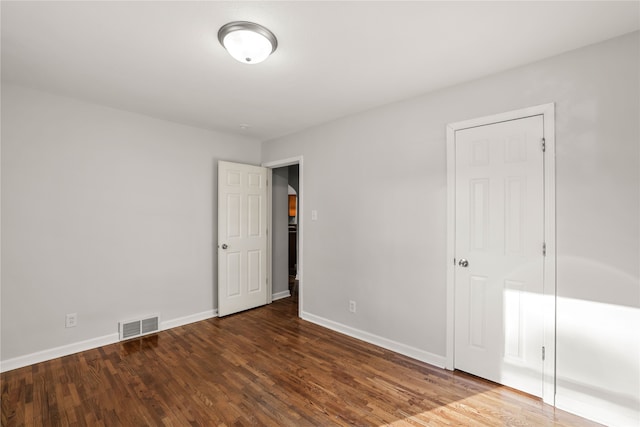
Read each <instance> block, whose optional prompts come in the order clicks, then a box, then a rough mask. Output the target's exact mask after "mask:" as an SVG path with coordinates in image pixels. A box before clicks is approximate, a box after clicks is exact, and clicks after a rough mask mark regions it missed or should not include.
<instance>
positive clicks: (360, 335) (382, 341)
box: [300, 312, 446, 368]
mask: <svg viewBox="0 0 640 427" xmlns="http://www.w3.org/2000/svg"><path fill="white" fill-rule="evenodd" d="M300 317H301V318H302V319H304V320H307V321H309V322H311V323H315V324H317V325H320V326H324V327H325V328H328V329H331V330H333V331H336V332H340V333H342V334H345V335H348V336H350V337H353V338H357V339H359V340H361V341H365V342H368V343H370V344H374V345H377V346H378V347H382V348H386V349H387V350H391V351H395V352H396V353H400V354H402V355H404V356H408V357H411V358H412V359H416V360H419V361H421V362H425V363H428V364H430V365H433V366H437V367H438V368H444V366H445V363H446V357H444V356H438V355H437V354H433V353H429V352H428V351H424V350H420V349H418V348H415V347H411V346H409V345H406V344H402V343H399V342H396V341H392V340H389V339H387V338H383V337H380V336H378V335H374V334H371V333H369V332H365V331H361V330H360V329H356V328H352V327H350V326H346V325H343V324H341V323H338V322H334V321H332V320H329V319H325V318H323V317H320V316H316V315H314V314H311V313H307V312H302V313H301V315H300Z"/></svg>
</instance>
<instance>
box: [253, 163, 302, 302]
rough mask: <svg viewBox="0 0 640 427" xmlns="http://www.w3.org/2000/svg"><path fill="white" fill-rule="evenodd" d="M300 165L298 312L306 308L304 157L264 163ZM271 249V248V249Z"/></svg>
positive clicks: (276, 165) (277, 165) (268, 166)
mask: <svg viewBox="0 0 640 427" xmlns="http://www.w3.org/2000/svg"><path fill="white" fill-rule="evenodd" d="M296 164H297V165H298V166H299V169H298V190H299V191H298V270H297V275H296V279H297V280H298V313H302V312H303V310H304V286H303V282H304V250H303V249H304V238H303V237H304V180H303V176H304V173H303V169H304V168H303V157H302V156H296V157H289V158H286V159H282V160H274V161H271V162H264V163H262V165H261V166H262V167H265V168H271V169H274V168H282V167H285V166H292V165H296ZM269 250H271V248H270V249H269Z"/></svg>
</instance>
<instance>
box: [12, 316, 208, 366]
mask: <svg viewBox="0 0 640 427" xmlns="http://www.w3.org/2000/svg"><path fill="white" fill-rule="evenodd" d="M217 316H218V310H207V311H203V312H201V313H195V314H191V315H189V316H184V317H179V318H177V319H173V320H167V321H165V322H162V323H161V324H160V330H159V331H158V332H161V331H165V330H167V329H172V328H176V327H178V326H184V325H188V324H189V323H195V322H200V321H201V320H206V319H211V318H212V317H217ZM117 342H120V337H119V335H118V333H115V334H109V335H105V336H102V337H97V338H91V339H88V340H85V341H80V342H75V343H71V344H67V345H63V346H60V347H54V348H50V349H47V350H42V351H37V352H35V353H31V354H26V355H24V356H18V357H14V358H13V359H7V360H3V361H2V362H0V372H6V371H11V370H14V369H18V368H23V367H25V366H29V365H33V364H35V363H40V362H46V361H47V360H52V359H57V358H58V357H64V356H69V355H71V354H75V353H80V352H81V351H87V350H93V349H94V348H98V347H102V346H105V345H109V344H115V343H117Z"/></svg>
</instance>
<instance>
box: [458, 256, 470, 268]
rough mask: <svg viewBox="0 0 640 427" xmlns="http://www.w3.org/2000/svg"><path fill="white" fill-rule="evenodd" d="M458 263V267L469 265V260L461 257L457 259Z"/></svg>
mask: <svg viewBox="0 0 640 427" xmlns="http://www.w3.org/2000/svg"><path fill="white" fill-rule="evenodd" d="M458 265H459V266H460V267H469V261H467V260H466V259H464V258H462V259H461V260H460V261H458Z"/></svg>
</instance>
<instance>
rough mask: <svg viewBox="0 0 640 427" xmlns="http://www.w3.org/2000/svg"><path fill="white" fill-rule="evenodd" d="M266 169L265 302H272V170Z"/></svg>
mask: <svg viewBox="0 0 640 427" xmlns="http://www.w3.org/2000/svg"><path fill="white" fill-rule="evenodd" d="M262 167H263V168H264V166H262ZM266 169H267V304H271V303H272V302H273V296H272V295H271V294H272V293H273V265H272V261H271V257H272V255H273V254H272V250H273V218H272V217H273V212H272V210H273V207H272V206H273V170H272V169H270V168H266Z"/></svg>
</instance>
